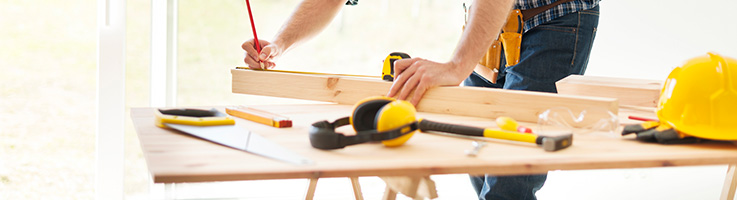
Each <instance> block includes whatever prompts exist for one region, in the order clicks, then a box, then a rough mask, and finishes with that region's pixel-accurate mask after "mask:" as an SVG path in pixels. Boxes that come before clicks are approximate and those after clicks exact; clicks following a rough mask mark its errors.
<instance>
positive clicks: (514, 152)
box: [131, 104, 737, 199]
mask: <svg viewBox="0 0 737 200" xmlns="http://www.w3.org/2000/svg"><path fill="white" fill-rule="evenodd" d="M252 107H254V108H257V109H261V110H266V111H269V112H273V113H278V114H281V115H285V116H289V117H290V118H291V120H292V121H293V124H294V125H293V127H292V128H274V127H271V126H266V125H263V124H259V123H255V122H251V121H246V120H242V119H236V123H237V124H238V125H240V126H242V127H246V128H247V129H249V130H251V131H254V132H255V133H257V134H260V135H262V136H263V137H265V138H267V139H269V140H271V141H273V142H275V143H277V144H279V145H282V146H284V147H286V148H288V149H290V150H292V151H295V152H298V153H299V154H301V155H303V156H305V157H308V158H310V159H312V160H313V161H314V164H312V165H304V166H296V165H292V164H288V163H284V162H280V161H276V160H272V159H268V158H265V157H261V156H257V155H253V154H250V153H246V152H243V151H238V150H234V149H230V148H227V147H224V146H220V145H217V144H214V143H210V142H207V141H204V140H201V139H197V138H195V137H191V136H188V135H185V134H183V133H179V132H175V131H172V130H166V129H162V128H158V127H156V126H155V125H154V109H153V108H132V109H131V117H132V119H133V123H134V125H135V128H136V131H137V133H138V138H139V139H140V144H141V148H142V150H143V154H144V156H145V160H146V163H147V166H148V170H149V172H150V174H151V175H152V176H153V182H155V183H183V182H210V181H236V180H265V179H294V178H305V179H311V180H313V181H311V184H310V186H309V189H308V194H307V197H306V198H307V199H311V198H312V194H314V189H315V185H316V180H317V179H318V178H324V177H349V178H352V180H354V181H353V182H354V189H358V188H360V186H358V185H357V181H355V180H357V179H356V177H361V176H382V177H390V176H396V177H412V179H411V180H420V179H419V178H421V177H428V176H430V175H434V174H459V173H468V174H495V175H515V174H536V173H545V172H547V171H550V170H583V169H609V168H644V167H670V166H696V165H716V164H728V165H730V168H729V170H728V172H727V179H726V180H725V187H724V189H723V193H722V199H727V198H730V199H731V198H733V197H734V190H735V185H737V183H736V182H737V178H736V177H735V175H734V174H735V173H734V171H735V165H737V145H735V144H734V143H731V142H709V143H700V144H687V145H661V144H651V143H642V142H638V141H636V140H635V139H634V136H628V137H620V136H612V135H609V136H607V135H606V134H605V133H598V134H594V133H588V134H578V133H577V134H575V135H574V139H573V145H572V146H571V147H569V148H567V149H563V150H560V151H556V152H546V151H544V150H543V149H541V148H540V147H537V146H535V145H533V144H528V143H520V142H512V141H504V140H493V139H489V141H487V146H486V147H484V148H482V149H481V150H480V152H479V154H478V156H477V157H469V156H466V155H465V153H464V151H466V150H468V149H470V147H471V145H470V141H471V140H470V139H467V138H457V137H449V136H444V135H438V134H430V133H417V134H415V135H414V136H413V137H412V138H411V139H410V140H409V141H408V142H407V143H406V144H404V145H402V146H400V147H395V148H388V147H384V146H383V145H381V144H380V143H366V144H359V145H353V146H348V147H346V148H344V149H338V150H319V149H315V148H313V147H311V146H310V142H309V139H308V128H309V127H310V124H312V123H314V122H316V121H319V120H329V121H332V120H335V119H338V118H340V117H344V116H347V115H349V114H350V113H351V109H352V106H351V105H339V104H302V105H263V106H252ZM216 108H219V109H221V111H222V110H223V108H224V107H216ZM417 115H418V117H423V118H426V119H431V120H435V121H444V122H448V123H456V124H464V125H471V126H479V127H496V125H495V122H494V120H493V119H488V118H478V117H466V116H457V115H447V114H436V113H425V112H419V113H418V114H417ZM629 115H637V116H644V117H654V114H653V113H652V112H649V111H644V110H639V109H625V108H622V109H620V110H619V116H620V118H621V120H622V121H621V122H623V123H628V122H629V123H633V122H635V121H628V120H627V119H626V117H627V116H629ZM528 126H530V127H533V128H534V127H535V126H534V124H528ZM620 130H621V129H620ZM338 132H343V133H346V134H351V133H353V131H352V130H351V129H350V128H347V127H343V128H340V129H338ZM615 134H616V133H615ZM413 183H414V184H415V186H416V185H417V183H418V182H417V181H415V182H413ZM358 190H359V192H357V194H356V197H357V198H359V199H360V198H361V197H360V189H358ZM391 192H392V191H390V190H388V191H387V193H391ZM387 199H391V197H387Z"/></svg>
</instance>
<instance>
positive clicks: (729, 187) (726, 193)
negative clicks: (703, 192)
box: [721, 164, 737, 200]
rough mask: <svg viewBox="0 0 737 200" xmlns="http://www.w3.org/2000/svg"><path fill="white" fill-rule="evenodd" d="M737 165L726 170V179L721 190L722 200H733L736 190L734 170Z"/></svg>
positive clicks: (736, 181)
mask: <svg viewBox="0 0 737 200" xmlns="http://www.w3.org/2000/svg"><path fill="white" fill-rule="evenodd" d="M736 168H737V164H730V165H729V168H727V177H726V178H725V179H724V188H722V197H721V199H722V200H733V199H734V193H735V190H737V173H735V170H736Z"/></svg>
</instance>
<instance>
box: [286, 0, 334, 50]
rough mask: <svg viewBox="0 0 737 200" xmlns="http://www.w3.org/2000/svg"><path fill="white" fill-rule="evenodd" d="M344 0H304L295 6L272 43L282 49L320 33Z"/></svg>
mask: <svg viewBox="0 0 737 200" xmlns="http://www.w3.org/2000/svg"><path fill="white" fill-rule="evenodd" d="M343 4H345V0H304V1H302V3H300V5H299V6H297V9H296V10H295V11H294V13H292V16H290V17H289V19H288V20H287V22H286V23H285V24H284V25H283V26H282V28H281V30H279V32H278V33H277V34H276V37H275V38H274V43H275V44H276V45H278V46H280V47H281V48H282V49H283V50H284V51H286V50H287V49H290V48H291V47H292V46H293V45H295V44H297V43H300V42H302V41H304V40H306V39H309V38H311V37H312V36H315V35H317V34H318V33H320V32H321V31H322V30H323V29H325V27H326V26H327V25H328V24H329V23H330V22H331V21H332V20H333V18H334V17H335V15H336V14H337V13H338V11H339V10H340V8H341V7H342V6H343Z"/></svg>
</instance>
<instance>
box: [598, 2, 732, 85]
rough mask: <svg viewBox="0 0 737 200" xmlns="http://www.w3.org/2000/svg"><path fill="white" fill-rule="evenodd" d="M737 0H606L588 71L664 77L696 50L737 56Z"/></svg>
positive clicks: (604, 73)
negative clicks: (736, 9)
mask: <svg viewBox="0 0 737 200" xmlns="http://www.w3.org/2000/svg"><path fill="white" fill-rule="evenodd" d="M735 8H737V1H734V0H703V1H687V0H672V1H663V0H659V1H638V0H604V1H602V2H601V8H600V9H601V10H600V11H601V16H600V19H599V29H598V32H597V36H596V40H595V42H594V48H593V51H592V53H591V58H590V61H589V67H588V69H587V71H586V75H596V76H616V77H632V78H644V79H656V80H661V79H662V80H664V79H665V77H666V76H667V75H668V73H669V72H670V70H671V69H673V68H674V67H676V66H679V65H680V64H682V63H683V62H684V61H686V60H687V59H689V58H692V57H695V56H701V55H706V53H707V52H716V53H719V54H722V55H723V56H729V57H733V58H737V22H735V21H737V12H735Z"/></svg>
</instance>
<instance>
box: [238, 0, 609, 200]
mask: <svg viewBox="0 0 737 200" xmlns="http://www.w3.org/2000/svg"><path fill="white" fill-rule="evenodd" d="M516 1H517V2H516V3H514V4H513V1H512V0H475V1H474V2H473V6H471V10H470V12H469V13H470V16H469V20H468V22H467V24H466V28H465V30H464V31H463V34H462V36H461V39H460V41H459V42H458V45H457V46H456V49H455V51H454V53H453V55H452V57H451V59H450V60H448V61H445V62H436V61H430V60H426V59H422V58H419V57H416V58H412V59H403V60H398V61H396V62H395V80H394V83H393V85H392V87H391V89H390V91H389V93H388V96H390V97H395V98H397V99H403V100H404V99H410V102H411V103H412V104H415V105H417V103H418V102H419V101H420V99H421V98H422V96H423V95H424V93H425V92H426V91H427V90H428V89H430V88H433V87H437V86H454V85H459V84H460V83H464V85H467V86H482V87H497V88H506V89H518V90H534V91H544V92H556V91H555V81H557V80H559V79H561V78H563V77H565V76H567V75H569V74H582V73H583V71H584V70H585V66H586V63H587V62H588V54H589V52H590V48H591V44H592V42H593V35H594V33H595V32H594V30H595V28H596V24H598V7H596V6H597V5H598V1H599V0H574V1H572V2H567V3H563V4H561V5H559V6H558V7H555V8H553V9H550V10H548V11H545V12H543V13H541V14H540V15H536V16H535V17H533V18H532V19H530V20H529V22H525V33H524V34H523V39H522V46H521V56H520V62H519V64H517V65H514V66H510V67H506V68H505V67H504V62H502V67H501V68H500V69H501V70H500V74H499V76H498V77H499V78H498V80H497V83H496V84H492V83H491V82H490V81H489V80H486V79H484V78H483V77H481V76H479V75H478V74H476V73H473V70H474V67H475V66H476V65H477V63H478V61H479V60H480V59H481V57H482V56H483V55H484V54H485V53H486V51H487V49H488V48H489V46H491V43H492V42H493V40H494V39H496V37H497V35H499V32H500V30H501V27H502V26H503V25H504V23H505V21H506V18H507V15H508V14H509V12H510V9H511V8H512V7H513V5H514V7H515V8H518V9H529V8H534V7H539V6H543V5H548V4H551V3H552V2H553V1H555V0H527V1H525V0H516ZM357 2H358V1H357V0H349V1H348V2H347V3H346V2H345V0H304V1H302V3H301V4H300V5H299V6H298V7H297V9H296V10H295V11H294V13H293V15H292V16H291V17H290V18H289V19H288V20H287V22H286V23H285V24H284V26H283V27H282V28H281V30H280V31H279V32H278V33H277V35H276V37H275V39H274V41H273V42H269V41H264V40H261V41H259V44H260V45H262V48H261V49H262V50H261V53H260V54H259V53H258V52H257V51H256V49H255V46H254V42H253V40H249V41H246V42H244V43H243V45H242V48H243V49H244V50H245V51H246V56H245V58H244V62H245V63H246V64H248V66H249V67H250V68H254V69H258V68H261V64H263V65H264V67H266V68H269V69H270V68H274V67H275V66H276V64H275V63H274V62H273V58H275V57H278V56H281V55H282V54H283V53H284V52H285V51H286V50H288V49H290V48H292V47H294V46H295V45H296V44H298V43H300V42H303V41H305V40H307V39H308V38H310V37H312V36H314V35H316V34H317V33H319V32H320V31H322V30H323V29H324V28H325V27H326V26H327V24H328V23H329V22H330V21H331V20H332V19H333V17H335V15H336V14H337V12H338V11H339V9H340V8H341V6H342V5H343V4H350V5H354V4H356V3H357ZM559 7H563V8H559ZM594 7H596V8H594ZM579 11H580V12H579ZM584 11H586V12H591V13H596V15H595V16H596V17H595V20H594V19H592V18H593V17H590V16H589V15H586V16H583V17H585V18H586V20H584V21H585V22H584V23H585V24H584V25H583V26H582V25H581V22H580V21H578V22H575V23H572V22H574V20H573V19H574V18H575V19H579V18H581V16H580V15H581V14H580V13H581V12H584ZM574 13H578V14H577V16H574V17H571V15H573V14H574ZM561 16H563V17H561ZM591 16H594V15H591ZM564 18H565V19H564ZM560 19H563V20H560ZM592 22H593V23H592ZM539 24H543V25H540V26H538V25H539ZM581 27H584V28H583V29H587V30H588V28H590V27H593V29H591V31H589V32H587V33H584V32H585V31H581V30H583V29H582V28H581ZM563 33H565V34H563ZM571 38H572V39H571ZM579 38H589V39H588V40H586V41H584V40H585V39H579ZM556 41H559V42H556ZM579 46H582V47H581V48H579ZM583 47H586V48H583ZM566 58H568V59H566ZM410 95H412V96H410ZM546 177H547V175H546V174H542V175H529V176H503V177H494V176H488V175H487V176H482V177H472V178H471V180H472V183H473V184H474V188H475V189H476V191H477V192H478V195H479V199H536V197H535V192H536V191H537V190H539V189H540V187H542V185H543V183H544V182H545V179H546Z"/></svg>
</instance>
